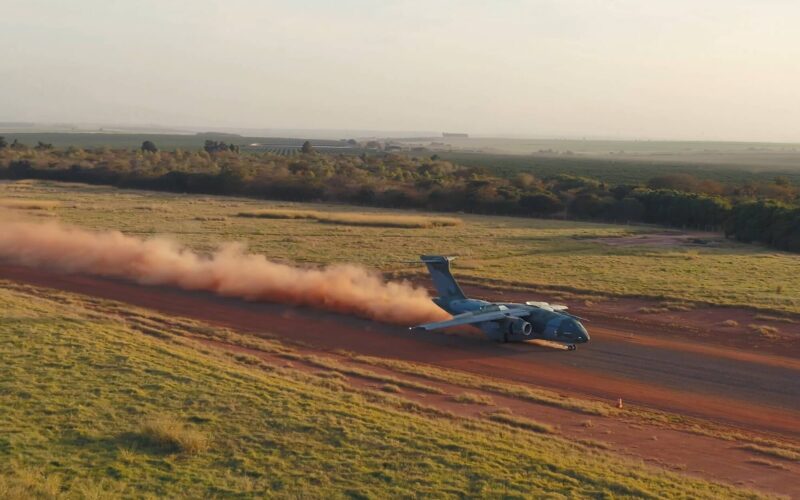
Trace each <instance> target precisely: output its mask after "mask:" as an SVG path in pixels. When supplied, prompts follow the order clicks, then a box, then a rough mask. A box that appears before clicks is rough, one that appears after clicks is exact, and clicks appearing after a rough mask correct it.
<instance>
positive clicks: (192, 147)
mask: <svg viewBox="0 0 800 500" xmlns="http://www.w3.org/2000/svg"><path fill="white" fill-rule="evenodd" d="M0 136H3V137H5V138H6V141H7V142H9V143H11V142H13V141H14V140H18V141H19V142H21V143H23V144H27V145H28V146H31V147H33V146H35V145H36V144H37V143H38V142H40V141H41V142H44V143H47V144H52V145H53V146H54V147H56V148H68V147H70V146H74V147H79V148H103V147H108V148H112V149H118V148H125V149H138V148H140V147H141V146H142V142H144V141H152V142H154V143H155V144H156V146H158V147H159V148H160V149H165V150H174V149H183V150H188V151H196V150H201V149H203V143H204V141H205V140H206V139H210V140H217V141H219V140H222V141H225V142H231V143H233V144H236V145H239V146H247V145H249V144H258V146H254V147H253V150H255V151H269V152H275V153H278V154H287V155H290V154H293V153H294V152H296V151H297V150H299V149H300V147H301V146H302V145H303V142H305V140H304V139H293V138H284V137H246V136H241V135H235V134H211V133H209V134H129V133H119V134H113V133H63V132H0ZM312 142H313V144H314V145H315V146H316V147H321V148H323V149H324V148H325V147H328V148H332V147H339V148H343V147H345V146H346V144H345V143H343V142H342V141H335V140H329V139H328V140H324V139H319V140H316V139H315V140H313V141H312Z"/></svg>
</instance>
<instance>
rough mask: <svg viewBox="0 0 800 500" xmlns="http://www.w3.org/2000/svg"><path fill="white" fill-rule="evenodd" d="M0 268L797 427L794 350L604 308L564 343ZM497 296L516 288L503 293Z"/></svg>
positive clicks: (180, 308) (581, 391)
mask: <svg viewBox="0 0 800 500" xmlns="http://www.w3.org/2000/svg"><path fill="white" fill-rule="evenodd" d="M0 279H7V280H11V281H15V282H21V283H28V284H32V285H37V286H44V287H50V288H56V289H61V290H66V291H71V292H77V293H82V294H86V295H92V296H98V297H103V298H107V299H113V300H117V301H122V302H126V303H130V304H133V305H137V306H140V307H145V308H149V309H153V310H156V311H159V312H162V313H165V314H170V315H180V316H186V317H190V318H195V319H198V320H202V321H206V322H209V323H213V324H217V325H223V326H227V327H231V328H235V329H237V330H239V331H242V332H251V333H254V334H259V333H262V334H267V333H268V334H271V335H274V336H277V337H279V338H281V339H286V340H294V341H301V342H304V343H306V344H309V345H312V346H314V347H316V348H321V349H331V350H332V349H345V350H348V351H352V352H356V353H360V354H366V355H372V356H381V357H386V358H395V359H402V360H408V361H414V362H422V363H430V364H433V365H437V366H443V367H448V368H452V369H456V370H461V371H465V372H471V373H476V374H482V375H486V376H491V377H494V378H497V379H506V380H513V381H515V382H521V383H529V384H532V385H536V386H542V387H548V388H551V389H555V390H557V391H559V392H562V393H565V394H574V395H579V396H588V397H591V398H597V399H603V400H606V401H609V402H612V401H616V400H617V398H623V400H624V401H626V402H628V403H630V404H637V405H642V406H646V407H650V408H654V409H659V410H665V411H670V412H674V413H680V414H684V415H690V416H695V417H700V418H704V419H707V420H711V421H715V422H719V423H724V424H726V425H732V426H735V427H739V428H741V429H746V430H749V431H758V432H761V433H767V434H775V435H781V436H784V437H787V438H790V439H797V438H798V437H800V362H798V360H797V359H796V358H793V357H789V356H780V355H777V354H774V353H769V352H743V351H741V350H737V349H735V348H732V347H728V346H723V345H714V344H708V343H701V342H694V341H692V340H691V339H687V338H681V337H680V336H678V337H670V336H667V337H665V336H663V335H659V334H658V332H648V329H647V328H646V327H643V326H641V325H638V326H636V327H632V326H631V325H630V324H629V323H627V322H625V321H619V322H615V321H614V319H613V318H609V317H602V318H597V319H596V320H595V321H592V322H591V323H588V324H587V326H588V327H589V330H590V333H591V335H592V341H591V342H590V343H589V344H586V345H581V346H579V347H578V350H577V351H574V352H568V351H562V350H556V349H553V348H549V347H544V346H540V345H532V344H505V345H503V344H495V343H492V342H488V341H486V340H484V339H482V338H481V337H479V336H475V337H471V336H465V335H446V334H441V333H411V332H409V331H408V330H407V329H405V328H401V327H395V326H387V325H382V324H378V323H375V322H370V321H367V320H360V319H356V318H352V317H347V316H342V315H337V314H332V313H326V312H320V311H317V310H312V309H306V308H296V307H288V306H282V305H275V304H264V303H248V302H245V301H242V300H237V299H225V298H220V297H217V296H214V295H211V294H209V293H203V292H185V291H181V290H176V289H171V288H165V287H148V286H140V285H136V284H132V283H127V282H123V281H118V280H110V279H103V278H95V277H90V276H84V275H66V274H53V273H49V272H46V271H42V270H38V269H31V268H25V267H19V266H10V265H0ZM484 292H485V293H486V294H491V292H488V291H484ZM502 298H503V300H512V299H516V297H513V292H506V293H504V294H503V297H502ZM589 319H593V318H592V317H591V315H589ZM653 330H656V329H655V328H654V329H653Z"/></svg>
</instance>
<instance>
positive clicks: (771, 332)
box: [747, 323, 778, 339]
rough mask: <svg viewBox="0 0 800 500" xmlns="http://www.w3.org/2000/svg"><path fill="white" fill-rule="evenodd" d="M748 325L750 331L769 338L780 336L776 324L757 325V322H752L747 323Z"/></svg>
mask: <svg viewBox="0 0 800 500" xmlns="http://www.w3.org/2000/svg"><path fill="white" fill-rule="evenodd" d="M747 327H748V328H749V329H750V331H752V332H754V333H758V334H759V335H761V336H762V337H765V338H768V339H775V338H778V329H777V328H776V327H774V326H769V325H757V324H755V323H750V324H749V325H747Z"/></svg>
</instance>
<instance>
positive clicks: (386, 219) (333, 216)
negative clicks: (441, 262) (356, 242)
mask: <svg viewBox="0 0 800 500" xmlns="http://www.w3.org/2000/svg"><path fill="white" fill-rule="evenodd" d="M238 215H239V217H256V218H261V219H310V220H315V221H317V222H322V223H326V224H342V225H347V226H369V227H398V228H430V227H439V226H458V225H459V224H461V223H462V221H461V220H460V219H456V218H455V217H423V216H416V215H396V214H386V215H381V214H366V213H356V212H321V211H318V210H290V209H278V208H275V209H264V210H254V211H250V212H239V214H238Z"/></svg>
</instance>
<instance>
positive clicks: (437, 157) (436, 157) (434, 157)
mask: <svg viewBox="0 0 800 500" xmlns="http://www.w3.org/2000/svg"><path fill="white" fill-rule="evenodd" d="M438 160H439V155H437V154H432V155H431V161H438Z"/></svg>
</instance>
